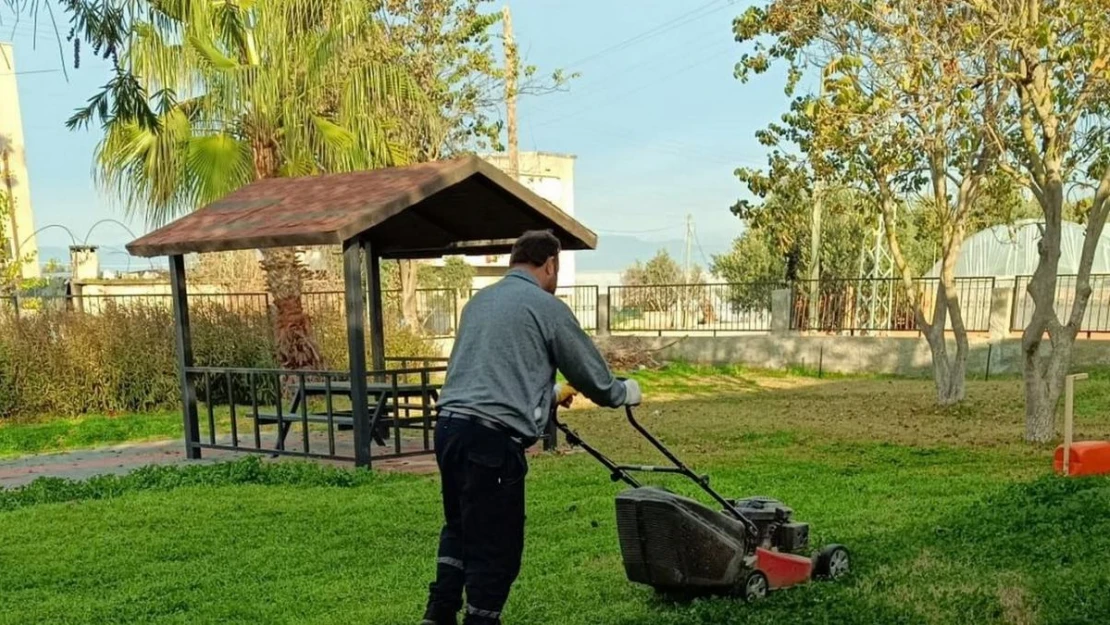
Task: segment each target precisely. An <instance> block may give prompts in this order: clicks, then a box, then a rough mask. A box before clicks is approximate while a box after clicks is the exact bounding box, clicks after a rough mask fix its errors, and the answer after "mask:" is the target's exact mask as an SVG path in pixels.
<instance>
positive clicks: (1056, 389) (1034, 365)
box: [1025, 337, 1074, 443]
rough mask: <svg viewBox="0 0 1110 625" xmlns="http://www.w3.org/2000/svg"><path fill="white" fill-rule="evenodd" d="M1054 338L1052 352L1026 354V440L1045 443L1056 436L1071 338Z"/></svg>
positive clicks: (1072, 342)
mask: <svg viewBox="0 0 1110 625" xmlns="http://www.w3.org/2000/svg"><path fill="white" fill-rule="evenodd" d="M1061 338H1063V339H1064V340H1060V341H1053V343H1058V346H1057V345H1053V348H1052V353H1051V354H1048V355H1041V354H1039V353H1035V352H1034V353H1032V354H1031V353H1029V352H1026V354H1025V439H1026V440H1028V441H1030V442H1034V443H1048V442H1050V441H1052V439H1054V438H1056V406H1057V405H1058V404H1059V403H1060V395H1061V394H1062V392H1063V390H1064V378H1065V377H1066V376H1067V373H1068V364H1069V363H1070V362H1071V347H1072V345H1073V344H1074V339H1071V340H1068V339H1067V337H1061Z"/></svg>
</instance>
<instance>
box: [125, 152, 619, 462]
mask: <svg viewBox="0 0 1110 625" xmlns="http://www.w3.org/2000/svg"><path fill="white" fill-rule="evenodd" d="M528 230H550V231H552V232H553V233H554V234H555V235H556V236H557V237H558V238H559V240H560V241H561V242H562V245H563V249H565V250H585V249H593V248H594V247H595V245H596V243H597V237H596V235H595V234H594V233H593V232H591V231H590V230H588V229H587V228H586V227H585V226H583V225H582V224H580V223H579V222H577V221H575V220H574V218H572V217H571V216H569V215H567V214H566V213H564V212H562V211H561V210H559V209H558V208H557V207H556V206H555V205H554V204H552V203H551V202H549V201H547V200H545V199H543V198H541V197H540V196H538V195H537V194H535V193H534V192H532V191H531V190H529V189H528V188H527V187H525V186H524V185H522V184H520V183H519V182H517V181H516V180H514V179H512V178H511V177H509V176H508V175H506V174H505V173H503V172H501V171H500V170H498V169H497V168H496V167H494V166H493V165H490V164H489V163H487V162H485V161H483V160H481V159H479V158H477V157H475V156H464V157H461V158H457V159H453V160H448V161H438V162H432V163H424V164H419V165H412V166H408V167H400V168H389V169H378V170H371V171H362V172H353V173H346V174H328V175H319V176H307V177H298V178H272V179H265V180H259V181H256V182H253V183H251V184H249V185H246V186H245V187H242V188H240V189H239V190H237V191H234V192H232V193H230V194H229V195H227V196H225V197H224V198H222V199H220V200H218V201H216V202H213V203H211V204H209V205H207V206H205V207H203V208H201V209H200V210H198V211H196V212H194V213H191V214H189V215H187V216H185V217H182V218H180V219H178V220H176V221H174V222H172V223H170V224H168V225H166V226H164V227H162V228H159V229H157V230H155V231H153V232H151V233H149V234H147V235H146V236H143V237H140V238H138V239H136V240H135V241H133V242H131V243H130V244H129V245H128V246H127V249H128V251H129V252H130V253H131V254H134V255H136V256H143V257H153V256H168V257H169V265H170V282H171V288H172V294H173V307H174V324H175V330H176V331H175V335H176V347H177V364H178V370H179V382H180V386H181V397H182V410H183V419H184V423H185V451H186V455H187V457H189V458H191V459H198V458H200V457H201V453H202V450H204V449H216V450H227V451H241V452H252V453H272V454H278V455H293V456H302V457H313V458H328V459H335V460H346V461H353V462H354V464H355V465H356V466H369V465H370V462H371V456H372V454H371V448H372V444H373V443H374V442H375V439H377V440H376V442H377V444H378V445H379V447H382V446H384V445H385V438H387V436H392V438H393V439H394V441H393V443H394V444H393V445H392V450H388V451H386V452H385V453H375V454H373V458H375V459H378V458H385V457H398V456H404V455H411V454H420V453H428V452H429V451H431V450H432V447H431V440H430V438H431V437H430V431H431V429H432V427H433V426H434V401H435V398H436V396H437V390H438V389H437V385H436V383H435V379H436V378H437V377H439V376H441V375H442V373H443V371H444V367H443V363H442V362H439V363H433V362H423V363H422V364H421V365H419V366H411V367H409V366H402V367H395V368H388V367H387V358H386V354H385V334H384V331H385V327H384V326H385V323H384V314H383V307H382V288H381V278H380V271H379V269H380V263H381V261H382V260H383V259H430V258H440V257H444V256H451V255H473V256H477V255H490V254H507V253H508V252H509V251H510V249H511V248H512V245H513V243H514V241H515V240H516V238H517V237H519V236H520V235H521V234H523V233H524V232H525V231H528ZM321 245H339V246H341V247H342V254H343V278H344V302H345V315H346V325H347V328H346V330H347V332H346V333H347V350H348V367H347V370H345V371H343V370H331V371H306V370H299V369H297V370H294V369H284V370H283V369H250V368H240V367H198V366H196V364H195V361H194V357H193V345H192V338H191V330H190V325H189V297H188V285H187V283H186V278H185V255H186V254H192V253H211V252H225V251H233V250H244V249H269V248H298V247H307V246H321ZM364 285H365V288H364ZM367 327H369V350H367V342H366V338H367V337H366V334H367ZM367 352H369V366H368V362H367ZM406 360H409V361H412V362H418V363H419V362H421V360H422V359H421V358H417V357H413V358H408V359H406ZM286 388H291V389H292V394H293V399H292V400H291V401H290V402H289V405H288V408H287V409H285V410H283V409H282V408H283V401H284V400H283V389H286ZM199 389H202V390H203V391H204V399H205V402H204V404H205V411H206V413H207V419H206V426H207V428H206V432H205V434H206V436H203V437H202V435H201V428H200V426H201V419H200V415H199V411H198V408H199V403H200V402H199V400H198V390H199ZM221 389H222V390H221ZM221 393H222V395H221ZM218 397H222V398H223V399H224V400H226V401H223V402H221V401H219V400H218V399H217V398H218ZM336 397H340V398H341V399H343V401H344V402H345V403H347V404H349V408H339V407H337V406H336V405H335V401H334V400H335V398H336ZM270 402H272V403H270ZM216 404H219V406H217V405H216ZM225 404H226V406H225ZM310 404H313V405H310ZM217 407H226V409H227V410H228V411H229V417H230V419H229V420H228V421H227V425H226V426H224V425H223V421H224V419H223V417H222V415H221V417H220V418H217V416H216V413H217V410H216V408H217ZM243 418H245V419H247V420H248V421H249V422H250V423H251V425H250V426H249V427H250V429H251V430H252V431H251V432H247V433H244V432H241V431H240V430H241V429H242V428H241V427H240V420H241V419H243ZM265 425H277V426H278V432H277V433H276V435H275V436H276V440H275V444H274V445H272V446H267V445H265V444H264V442H263V436H262V430H261V428H262V426H265ZM298 425H299V426H300V430H301V432H300V433H301V437H300V441H299V443H300V447H299V448H290V446H289V445H287V444H286V443H287V441H286V437H287V436H288V434H289V432H290V429H292V428H293V427H295V426H298ZM344 429H350V430H351V431H352V432H353V453H350V454H348V455H344V454H342V453H338V452H337V449H338V447H337V444H336V433H337V432H338V431H340V430H344ZM404 429H417V430H421V431H422V436H421V437H419V440H418V441H417V443H416V444H415V448H406V447H405V446H403V445H402V442H401V434H402V430H404ZM221 430H223V431H221ZM320 445H324V446H325V447H326V451H320V450H319V446H320Z"/></svg>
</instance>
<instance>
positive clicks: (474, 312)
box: [438, 269, 625, 440]
mask: <svg viewBox="0 0 1110 625" xmlns="http://www.w3.org/2000/svg"><path fill="white" fill-rule="evenodd" d="M556 369H558V370H559V371H561V372H562V373H563V375H564V376H565V377H566V379H567V381H568V382H570V384H571V386H573V387H574V388H575V389H577V390H578V391H579V392H580V393H582V394H583V395H585V396H586V397H587V398H589V399H590V400H591V401H593V402H594V403H595V404H597V405H599V406H605V407H608V408H616V407H618V406H621V405H623V404H624V400H625V386H624V384H622V383H621V382H620V381H619V380H617V379H616V378H615V377H613V374H612V372H610V371H609V366H608V365H607V364H606V363H605V360H604V359H603V358H602V357H601V354H600V353H599V352H598V350H597V347H596V346H595V345H594V342H593V340H591V339H590V337H589V336H587V335H586V333H585V332H583V331H582V328H581V327H580V326H579V325H578V320H577V319H576V318H575V316H574V313H573V312H571V310H570V308H569V307H568V306H567V305H566V304H564V303H563V302H562V301H561V300H560V299H559V298H557V297H555V296H554V295H551V294H550V293H548V292H547V291H544V290H543V289H542V288H540V285H539V283H538V282H536V279H535V278H533V277H532V276H531V274H529V273H528V272H526V271H522V270H519V269H515V270H510V271H509V273H508V274H506V275H505V277H504V278H503V279H501V280H500V281H498V282H497V283H496V284H493V285H491V286H489V287H486V288H484V289H482V290H481V291H479V292H478V293H476V294H475V295H474V296H473V297H471V298H470V301H469V302H468V303H467V304H466V306H465V307H464V308H463V311H462V315H461V317H460V319H459V329H458V334H457V336H456V337H455V346H454V348H453V349H452V350H451V360H450V363H449V364H448V365H447V380H446V381H445V382H444V385H443V389H442V390H441V391H440V395H439V402H438V406H439V409H440V410H441V411H443V412H454V413H458V414H463V415H468V416H471V417H477V418H482V419H488V420H490V421H494V422H497V423H499V424H501V425H504V426H506V427H508V428H509V429H511V430H513V431H514V432H516V433H519V434H520V435H521V436H522V437H523V438H525V439H528V440H536V439H538V438H540V437H541V436H542V435H543V433H544V430H545V428H546V427H547V421H548V411H549V410H550V408H551V405H552V401H553V397H552V393H553V386H554V384H555V370H556Z"/></svg>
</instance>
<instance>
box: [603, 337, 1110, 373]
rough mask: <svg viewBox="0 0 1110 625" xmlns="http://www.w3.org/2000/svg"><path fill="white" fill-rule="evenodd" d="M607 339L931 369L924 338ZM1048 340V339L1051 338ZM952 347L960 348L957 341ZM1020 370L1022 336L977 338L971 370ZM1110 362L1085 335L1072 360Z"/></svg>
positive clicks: (760, 364)
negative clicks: (1000, 339)
mask: <svg viewBox="0 0 1110 625" xmlns="http://www.w3.org/2000/svg"><path fill="white" fill-rule="evenodd" d="M598 341H599V342H600V343H602V344H605V343H607V342H616V343H620V342H624V343H626V344H628V343H633V344H635V345H636V347H638V348H641V349H649V350H657V351H658V352H659V357H660V359H662V360H677V361H683V362H691V363H697V364H707V365H743V366H747V367H754V368H760V369H786V368H791V367H804V368H807V369H813V370H818V369H820V370H823V371H825V372H829V373H881V374H892V375H928V374H930V373H931V371H932V359H931V355H930V353H929V346H928V344H927V343H926V342H925V340H924V339H922V338H911V337H861V336H802V335H770V334H762V335H751V336H718V337H712V336H689V337H678V338H673V337H627V336H625V337H622V336H611V337H600V338H599V339H598ZM1046 345H1047V343H1046ZM949 348H950V349H952V350H955V344H954V343H950V345H949ZM988 357H989V359H990V369H989V373H990V375H1004V374H1020V373H1021V371H1022V366H1023V361H1022V351H1021V340H1020V339H1017V338H1014V339H1006V340H1004V341H998V342H993V341H990V340H985V339H982V340H975V341H972V344H971V353H970V354H969V356H968V375H969V377H977V376H979V375H986V374H987V372H988V369H987V359H988ZM1102 365H1110V342H1107V341H1099V340H1083V339H1080V340H1078V341H1077V342H1076V344H1075V350H1074V361H1073V366H1074V367H1076V368H1077V369H1082V368H1085V367H1092V366H1102Z"/></svg>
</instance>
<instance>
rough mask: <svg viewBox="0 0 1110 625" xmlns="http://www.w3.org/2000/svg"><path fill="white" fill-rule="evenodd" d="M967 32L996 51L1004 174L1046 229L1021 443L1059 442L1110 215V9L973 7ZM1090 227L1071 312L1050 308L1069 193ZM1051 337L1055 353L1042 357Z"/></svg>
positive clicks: (994, 124)
mask: <svg viewBox="0 0 1110 625" xmlns="http://www.w3.org/2000/svg"><path fill="white" fill-rule="evenodd" d="M962 21H963V22H964V26H963V28H965V29H968V30H970V31H972V32H973V33H974V35H975V36H976V38H977V39H978V42H977V47H976V48H975V49H976V50H981V49H988V50H997V59H998V68H999V74H1000V75H1001V76H1002V78H1003V80H1004V81H1005V85H1006V87H1008V89H1007V90H1006V93H1007V96H1008V97H1007V99H1006V100H1005V103H1004V106H1002V107H1001V109H1000V112H999V115H998V116H997V117H995V118H993V119H988V120H986V121H988V122H989V124H988V128H989V129H990V130H991V135H990V138H991V140H992V141H993V144H994V145H995V147H996V148H997V149H998V150H999V151H1000V153H1001V158H1000V167H1001V168H1002V170H1003V171H1004V172H1006V173H1007V174H1009V175H1010V177H1011V179H1012V180H1013V181H1014V182H1015V183H1017V184H1019V185H1021V186H1022V187H1023V188H1025V189H1027V190H1028V191H1029V192H1030V193H1031V194H1032V195H1033V197H1034V198H1035V199H1036V201H1037V204H1038V206H1039V209H1040V212H1041V214H1042V215H1043V220H1044V226H1043V233H1042V236H1041V240H1040V241H1039V243H1038V252H1039V259H1038V263H1037V269H1036V270H1035V271H1034V273H1033V277H1032V279H1031V280H1030V283H1029V287H1028V291H1029V294H1030V296H1031V298H1032V300H1033V304H1034V310H1033V315H1032V317H1031V318H1030V320H1029V325H1028V326H1026V328H1025V331H1024V333H1023V335H1022V350H1023V352H1024V357H1025V364H1024V368H1025V419H1026V430H1025V436H1026V438H1027V439H1028V440H1031V441H1036V442H1047V441H1049V440H1051V439H1052V438H1053V436H1054V435H1055V427H1054V426H1055V416H1056V407H1057V405H1058V404H1059V400H1060V395H1061V393H1062V391H1063V388H1064V380H1065V377H1066V376H1067V374H1068V371H1069V368H1070V366H1071V356H1072V346H1073V345H1074V343H1075V339H1076V337H1077V335H1078V333H1079V330H1080V327H1081V326H1082V323H1083V319H1084V315H1085V314H1086V311H1087V304H1088V301H1089V300H1090V296H1091V292H1092V289H1091V284H1090V276H1091V267H1092V264H1093V262H1094V257H1095V253H1096V251H1097V248H1098V245H1099V241H1100V238H1101V236H1102V232H1103V229H1104V227H1105V225H1106V219H1107V216H1108V214H1110V124H1107V116H1108V114H1110V11H1107V6H1106V2H1105V1H1104V0H1073V1H1070V2H1052V1H1047V0H1006V1H1004V2H983V1H981V0H969V1H968V2H967V5H966V7H965V9H964V15H963V16H962ZM1073 192H1078V193H1079V194H1080V196H1081V197H1082V199H1081V200H1079V201H1078V202H1077V206H1076V207H1075V208H1074V209H1073V214H1074V215H1075V216H1076V217H1079V218H1082V220H1083V222H1084V223H1085V225H1086V236H1085V239H1084V241H1083V248H1082V251H1081V253H1080V259H1079V270H1078V275H1077V276H1076V281H1075V282H1076V289H1075V300H1074V303H1073V304H1072V306H1071V310H1070V311H1065V314H1063V315H1060V313H1058V312H1057V310H1056V287H1057V273H1058V271H1059V263H1060V255H1061V249H1060V248H1061V239H1062V233H1063V219H1064V217H1065V214H1066V213H1067V212H1068V201H1067V200H1068V198H1069V194H1070V193H1073ZM1046 337H1047V339H1048V341H1049V343H1050V345H1051V348H1052V349H1051V350H1042V345H1041V344H1042V342H1043V341H1044V340H1045V338H1046Z"/></svg>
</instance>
